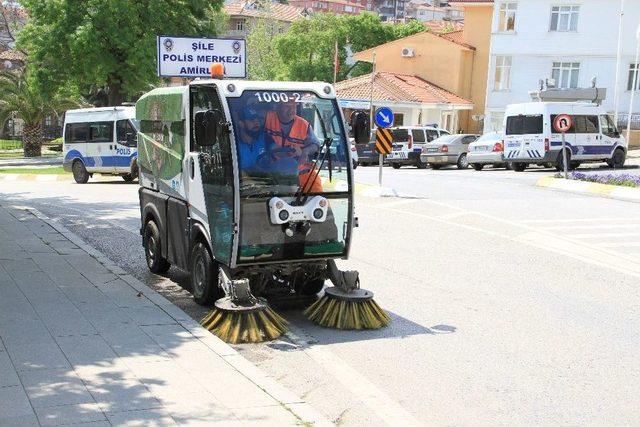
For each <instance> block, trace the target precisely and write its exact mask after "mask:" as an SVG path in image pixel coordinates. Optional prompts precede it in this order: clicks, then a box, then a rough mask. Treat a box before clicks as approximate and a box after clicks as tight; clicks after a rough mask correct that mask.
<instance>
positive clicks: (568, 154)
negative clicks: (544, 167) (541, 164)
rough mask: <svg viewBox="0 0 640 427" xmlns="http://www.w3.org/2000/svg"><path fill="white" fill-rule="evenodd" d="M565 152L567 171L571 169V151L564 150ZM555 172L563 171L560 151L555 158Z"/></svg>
mask: <svg viewBox="0 0 640 427" xmlns="http://www.w3.org/2000/svg"><path fill="white" fill-rule="evenodd" d="M566 151H567V164H568V165H569V166H568V167H567V170H572V167H571V151H570V150H566ZM556 170H557V171H558V172H562V171H564V159H563V157H562V150H560V152H559V153H558V157H557V158H556Z"/></svg>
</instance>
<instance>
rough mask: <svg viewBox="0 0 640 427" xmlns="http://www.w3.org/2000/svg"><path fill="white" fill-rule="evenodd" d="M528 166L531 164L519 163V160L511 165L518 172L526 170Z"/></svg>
mask: <svg viewBox="0 0 640 427" xmlns="http://www.w3.org/2000/svg"><path fill="white" fill-rule="evenodd" d="M527 166H529V165H528V164H526V163H519V162H518V163H512V164H511V167H512V168H513V170H514V171H516V172H524V170H525V169H526V168H527Z"/></svg>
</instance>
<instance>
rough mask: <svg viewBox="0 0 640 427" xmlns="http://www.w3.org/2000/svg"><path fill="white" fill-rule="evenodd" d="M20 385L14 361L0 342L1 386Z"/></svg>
mask: <svg viewBox="0 0 640 427" xmlns="http://www.w3.org/2000/svg"><path fill="white" fill-rule="evenodd" d="M16 385H20V380H19V379H18V375H17V374H16V371H15V368H14V367H13V363H11V359H10V358H9V355H8V354H7V352H6V351H4V348H3V347H2V343H0V387H7V386H16Z"/></svg>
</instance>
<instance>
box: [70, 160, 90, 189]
mask: <svg viewBox="0 0 640 427" xmlns="http://www.w3.org/2000/svg"><path fill="white" fill-rule="evenodd" d="M71 171H72V172H73V179H75V181H76V182H77V183H78V184H86V183H87V181H89V172H87V168H85V167H84V163H82V161H80V160H75V161H74V162H73V164H72V165H71Z"/></svg>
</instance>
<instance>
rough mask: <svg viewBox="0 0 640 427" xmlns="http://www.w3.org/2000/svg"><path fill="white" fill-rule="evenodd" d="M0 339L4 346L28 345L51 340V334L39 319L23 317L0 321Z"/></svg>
mask: <svg viewBox="0 0 640 427" xmlns="http://www.w3.org/2000/svg"><path fill="white" fill-rule="evenodd" d="M0 338H2V340H3V341H4V343H5V345H7V346H9V345H12V344H30V343H33V342H38V341H41V340H47V339H51V334H50V333H49V331H48V330H47V328H45V326H44V324H43V323H42V322H41V321H40V320H39V319H34V318H31V317H27V316H25V317H24V318H20V317H12V318H10V319H7V318H6V317H4V316H3V317H2V319H0Z"/></svg>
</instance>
